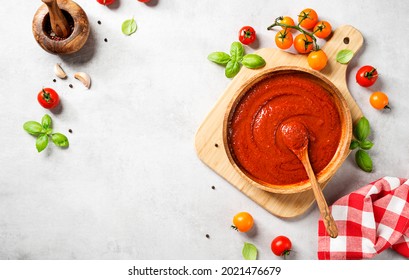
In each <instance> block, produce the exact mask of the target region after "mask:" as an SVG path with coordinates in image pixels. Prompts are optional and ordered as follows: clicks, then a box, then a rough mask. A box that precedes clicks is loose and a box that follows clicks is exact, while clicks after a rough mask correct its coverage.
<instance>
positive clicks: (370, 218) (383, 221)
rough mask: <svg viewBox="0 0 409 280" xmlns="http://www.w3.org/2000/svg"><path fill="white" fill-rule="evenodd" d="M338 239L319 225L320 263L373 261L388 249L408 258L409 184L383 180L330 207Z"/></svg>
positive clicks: (321, 224) (403, 180) (402, 180)
mask: <svg viewBox="0 0 409 280" xmlns="http://www.w3.org/2000/svg"><path fill="white" fill-rule="evenodd" d="M331 212H332V216H333V217H334V220H335V222H336V224H337V226H338V231H339V233H338V237H337V238H330V237H329V236H328V234H327V232H326V230H325V226H324V223H323V222H322V220H319V222H318V259H320V260H330V259H336V260H342V259H365V258H372V257H373V256H375V255H377V254H379V253H380V252H382V251H383V250H385V249H387V248H392V249H394V250H395V251H396V252H398V253H399V254H401V255H403V256H405V257H407V258H409V180H408V179H401V178H396V177H384V178H381V179H379V180H377V181H375V182H373V183H371V184H369V185H366V186H364V187H363V188H361V189H359V190H357V191H355V192H352V193H350V194H349V195H346V196H344V197H342V198H341V199H339V200H338V201H336V202H335V203H334V204H333V205H332V206H331Z"/></svg>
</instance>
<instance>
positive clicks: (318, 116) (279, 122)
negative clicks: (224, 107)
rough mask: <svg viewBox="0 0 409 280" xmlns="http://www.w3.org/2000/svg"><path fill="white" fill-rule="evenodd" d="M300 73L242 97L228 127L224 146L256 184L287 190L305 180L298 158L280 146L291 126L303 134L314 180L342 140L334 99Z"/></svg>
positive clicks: (269, 79) (273, 77) (270, 78)
mask: <svg viewBox="0 0 409 280" xmlns="http://www.w3.org/2000/svg"><path fill="white" fill-rule="evenodd" d="M318 80H319V79H318V78H317V77H315V76H313V75H311V74H309V73H305V72H301V71H299V72H288V71H287V72H285V71H284V72H282V73H278V74H277V73H274V74H270V75H267V76H266V77H264V78H263V79H261V80H259V81H258V82H256V83H255V84H253V85H252V86H251V87H250V88H249V89H247V90H246V91H245V93H244V94H243V95H242V97H241V98H240V99H239V100H238V101H237V104H236V105H235V106H234V107H233V109H232V111H231V112H230V115H229V117H228V121H227V130H226V131H227V145H228V149H229V151H230V154H231V157H232V158H233V160H234V162H235V163H236V165H237V166H238V167H239V168H240V170H242V171H243V173H245V174H246V175H247V176H249V177H250V178H251V179H253V180H255V181H257V182H258V183H261V184H267V185H268V184H271V185H291V184H296V183H300V182H303V181H307V180H308V176H307V173H306V171H305V169H304V167H303V165H302V163H301V161H300V160H299V159H298V158H297V156H296V155H295V154H294V153H293V152H292V151H291V150H289V149H288V148H287V146H286V145H285V143H284V141H283V137H282V135H281V133H279V132H280V130H281V127H282V126H283V125H284V124H285V123H287V122H291V121H296V122H300V123H302V124H303V125H304V126H305V127H306V128H307V130H308V141H309V144H308V145H309V146H308V154H309V158H310V161H311V165H312V168H313V170H314V172H315V174H318V175H319V173H320V172H321V171H322V170H324V168H325V167H326V166H327V165H328V164H329V163H330V161H331V160H332V158H333V157H334V154H335V153H336V151H337V148H338V145H339V143H340V138H341V135H342V126H341V119H340V114H339V111H338V108H337V105H336V104H335V103H334V100H333V98H334V97H333V95H332V94H331V93H330V92H329V91H328V89H327V88H325V87H324V86H323V85H322V82H321V83H320V82H319V81H318Z"/></svg>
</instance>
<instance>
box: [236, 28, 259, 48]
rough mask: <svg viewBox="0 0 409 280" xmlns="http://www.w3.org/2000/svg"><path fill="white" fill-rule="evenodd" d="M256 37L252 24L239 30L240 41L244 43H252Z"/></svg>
mask: <svg viewBox="0 0 409 280" xmlns="http://www.w3.org/2000/svg"><path fill="white" fill-rule="evenodd" d="M256 38H257V37H256V31H255V30H254V28H253V27H251V26H243V27H242V28H241V29H240V31H239V41H240V42H241V43H242V44H244V45H250V44H251V43H253V42H254V41H255V40H256Z"/></svg>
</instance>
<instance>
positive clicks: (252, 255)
mask: <svg viewBox="0 0 409 280" xmlns="http://www.w3.org/2000/svg"><path fill="white" fill-rule="evenodd" d="M241 254H242V255H243V258H244V259H245V260H256V259H257V248H256V246H254V245H253V244H251V243H247V242H244V246H243V250H242V251H241Z"/></svg>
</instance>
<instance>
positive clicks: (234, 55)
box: [230, 42, 244, 62]
mask: <svg viewBox="0 0 409 280" xmlns="http://www.w3.org/2000/svg"><path fill="white" fill-rule="evenodd" d="M230 55H231V59H232V60H234V61H236V62H240V61H241V60H242V58H243V56H244V47H243V45H242V44H241V43H240V42H233V43H232V44H231V47H230Z"/></svg>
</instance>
